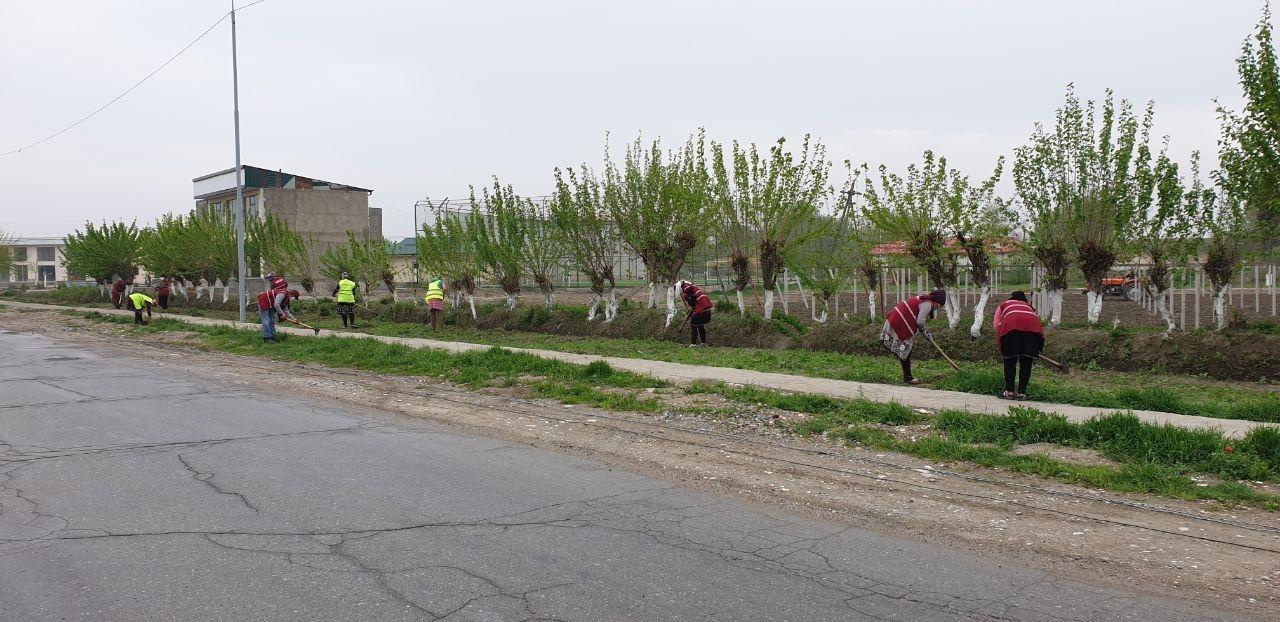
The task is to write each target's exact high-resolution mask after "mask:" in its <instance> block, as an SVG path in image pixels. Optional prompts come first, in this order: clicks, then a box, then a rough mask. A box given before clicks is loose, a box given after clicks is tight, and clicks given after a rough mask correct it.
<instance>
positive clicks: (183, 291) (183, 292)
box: [173, 280, 187, 300]
mask: <svg viewBox="0 0 1280 622" xmlns="http://www.w3.org/2000/svg"><path fill="white" fill-rule="evenodd" d="M173 284H174V286H175V287H176V288H177V290H178V295H179V296H182V299H183V300H187V282H186V280H180V281H174V283H173Z"/></svg>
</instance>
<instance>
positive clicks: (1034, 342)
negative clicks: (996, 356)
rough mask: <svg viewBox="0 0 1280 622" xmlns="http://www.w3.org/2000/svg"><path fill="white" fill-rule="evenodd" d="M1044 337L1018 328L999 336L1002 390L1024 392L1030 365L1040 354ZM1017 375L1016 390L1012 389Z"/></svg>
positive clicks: (1029, 374)
mask: <svg viewBox="0 0 1280 622" xmlns="http://www.w3.org/2000/svg"><path fill="white" fill-rule="evenodd" d="M1043 347H1044V337H1042V336H1041V335H1039V334H1037V333H1028V332H1024V331H1020V330H1015V331H1010V332H1009V333H1008V334H1006V335H1005V336H1004V337H1001V338H1000V356H1002V357H1003V358H1004V390H1005V391H1008V392H1010V393H1026V392H1027V385H1029V384H1031V366H1032V365H1033V364H1034V363H1035V362H1036V359H1037V358H1039V356H1040V350H1041V348H1043ZM1014 376H1017V379H1018V385H1017V390H1016V391H1015V390H1014V383H1013V381H1014Z"/></svg>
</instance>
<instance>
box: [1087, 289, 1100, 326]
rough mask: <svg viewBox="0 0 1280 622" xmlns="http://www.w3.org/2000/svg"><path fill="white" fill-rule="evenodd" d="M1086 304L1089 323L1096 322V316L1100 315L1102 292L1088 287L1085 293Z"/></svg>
mask: <svg viewBox="0 0 1280 622" xmlns="http://www.w3.org/2000/svg"><path fill="white" fill-rule="evenodd" d="M1085 298H1086V299H1087V304H1088V318H1089V323H1090V324H1097V323H1098V318H1100V317H1102V298H1103V294H1102V292H1095V291H1093V290H1092V289H1090V290H1089V291H1088V292H1086V293H1085Z"/></svg>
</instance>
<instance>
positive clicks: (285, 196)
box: [262, 188, 382, 248]
mask: <svg viewBox="0 0 1280 622" xmlns="http://www.w3.org/2000/svg"><path fill="white" fill-rule="evenodd" d="M262 193H263V207H264V208H265V210H266V213H268V214H275V215H276V216H279V217H280V218H281V219H282V220H284V222H285V224H287V225H289V228H290V229H293V230H294V231H296V232H298V233H300V234H302V237H303V238H306V237H307V236H308V235H310V236H312V237H313V238H314V239H315V240H316V242H317V245H319V246H322V247H324V248H328V247H330V246H332V245H334V244H338V243H346V241H347V232H348V231H351V232H352V233H354V234H355V235H356V236H357V237H364V236H369V235H376V236H378V237H381V235H382V230H381V224H382V218H381V213H379V215H378V219H377V221H378V230H377V231H370V224H371V223H372V222H373V215H372V213H371V211H370V209H369V195H368V194H365V193H363V192H335V191H331V190H290V189H287V188H264V189H263V190H262Z"/></svg>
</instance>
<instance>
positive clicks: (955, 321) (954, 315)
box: [943, 287, 963, 330]
mask: <svg viewBox="0 0 1280 622" xmlns="http://www.w3.org/2000/svg"><path fill="white" fill-rule="evenodd" d="M943 291H945V292H947V303H946V304H945V305H943V308H945V309H946V310H947V328H948V329H950V330H955V329H956V327H957V326H959V325H960V319H961V317H962V316H963V313H962V309H961V308H960V290H958V289H956V288H955V287H947V288H945V289H944V290H943Z"/></svg>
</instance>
